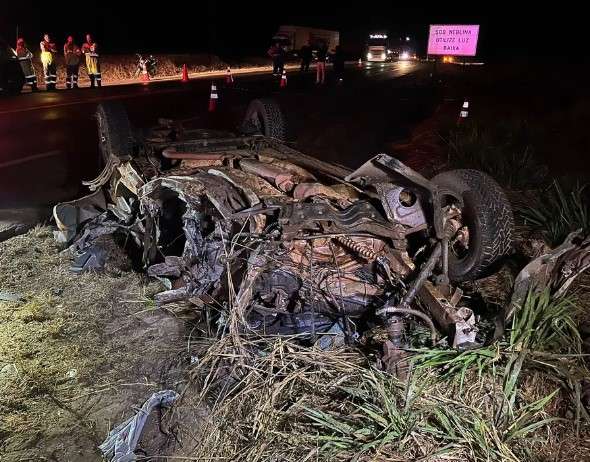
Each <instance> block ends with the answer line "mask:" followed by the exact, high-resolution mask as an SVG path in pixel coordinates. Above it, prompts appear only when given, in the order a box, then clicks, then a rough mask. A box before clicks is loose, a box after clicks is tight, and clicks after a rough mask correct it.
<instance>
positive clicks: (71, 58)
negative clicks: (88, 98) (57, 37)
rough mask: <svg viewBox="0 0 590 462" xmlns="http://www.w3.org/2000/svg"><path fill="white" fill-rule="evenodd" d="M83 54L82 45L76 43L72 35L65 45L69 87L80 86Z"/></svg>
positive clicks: (67, 84) (67, 83) (67, 85)
mask: <svg viewBox="0 0 590 462" xmlns="http://www.w3.org/2000/svg"><path fill="white" fill-rule="evenodd" d="M81 54H82V52H81V51H80V47H79V46H78V45H76V44H75V43H74V37H72V36H71V35H70V36H69V37H68V40H67V41H66V43H65V45H64V57H65V61H66V87H67V88H78V69H79V67H80V55H81Z"/></svg>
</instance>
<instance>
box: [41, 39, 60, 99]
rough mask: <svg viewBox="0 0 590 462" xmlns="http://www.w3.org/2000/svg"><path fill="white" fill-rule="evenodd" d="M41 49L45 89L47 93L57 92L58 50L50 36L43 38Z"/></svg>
mask: <svg viewBox="0 0 590 462" xmlns="http://www.w3.org/2000/svg"><path fill="white" fill-rule="evenodd" d="M39 48H41V64H43V78H44V80H45V88H46V89H47V91H52V90H55V88H56V86H57V63H56V61H55V55H56V54H57V48H56V46H55V43H53V42H52V41H51V37H49V34H45V35H44V36H43V40H41V43H40V44H39Z"/></svg>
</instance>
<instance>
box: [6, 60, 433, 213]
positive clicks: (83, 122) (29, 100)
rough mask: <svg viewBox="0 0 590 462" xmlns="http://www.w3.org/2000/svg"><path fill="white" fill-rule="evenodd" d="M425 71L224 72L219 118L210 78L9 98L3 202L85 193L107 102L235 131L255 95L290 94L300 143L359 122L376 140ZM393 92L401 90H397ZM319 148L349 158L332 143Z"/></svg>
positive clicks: (144, 115)
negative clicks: (322, 80) (280, 75)
mask: <svg viewBox="0 0 590 462" xmlns="http://www.w3.org/2000/svg"><path fill="white" fill-rule="evenodd" d="M424 70H425V67H424V65H422V64H420V63H404V62H399V63H389V64H385V65H381V64H371V65H365V66H363V68H362V69H359V68H357V67H356V66H354V67H353V66H351V67H349V68H347V69H346V71H345V74H344V79H343V82H342V83H340V84H337V83H336V82H333V81H330V82H328V83H327V84H326V85H325V86H321V87H318V86H316V85H315V78H314V77H315V75H314V74H313V73H312V72H310V73H308V74H300V73H299V72H297V71H292V72H290V73H289V74H288V78H289V81H288V86H287V88H284V89H281V88H279V80H278V79H277V78H276V77H273V76H271V75H269V74H254V75H240V76H236V81H235V84H234V87H233V88H231V89H230V88H225V85H224V83H223V79H219V80H218V81H217V83H218V89H219V94H220V99H219V112H217V113H215V114H213V115H211V114H208V113H207V105H208V99H209V89H210V84H211V80H210V79H206V78H200V79H194V80H191V82H189V83H185V84H183V83H181V82H179V81H163V82H155V81H152V82H150V83H149V84H147V85H143V84H132V85H121V86H105V87H102V88H100V89H84V88H81V89H78V90H70V91H67V90H59V91H57V92H52V93H47V92H39V93H32V94H23V95H20V96H18V97H10V98H2V99H0V209H1V208H5V209H6V208H10V207H24V206H27V207H28V206H36V205H47V204H52V203H55V202H56V201H60V200H65V199H68V198H71V197H73V196H74V195H76V194H79V193H82V192H84V190H83V189H81V187H80V182H81V180H83V179H88V178H92V177H94V176H95V175H96V173H97V169H98V163H97V162H98V154H97V135H96V128H95V121H94V119H93V114H94V111H95V109H96V105H97V104H98V103H100V102H101V101H110V100H119V101H122V102H123V103H124V104H125V105H126V107H127V108H128V111H129V114H130V118H131V121H132V123H133V124H135V125H136V126H149V125H150V124H153V123H155V121H156V120H157V118H158V117H167V118H184V117H191V116H197V117H200V118H201V120H202V124H203V126H204V127H212V126H216V127H220V126H225V128H232V127H233V126H235V125H234V124H235V123H236V122H238V119H239V114H241V113H242V111H243V110H244V108H245V106H246V104H247V102H248V101H249V100H250V99H252V98H254V97H259V96H263V95H265V96H268V95H271V96H274V97H277V98H278V99H279V100H281V102H282V103H283V104H284V106H285V110H286V112H289V113H290V119H291V121H292V123H293V126H294V127H296V128H297V130H298V135H299V136H298V138H299V137H301V139H302V140H303V141H302V146H299V147H300V148H305V147H306V146H307V147H309V146H311V147H312V148H313V147H318V146H319V147H321V146H323V144H328V145H329V146H333V143H336V145H337V144H338V142H339V141H340V142H341V143H342V142H343V140H346V139H347V137H346V133H347V132H349V130H350V128H351V125H350V124H352V126H357V124H358V127H359V130H360V129H362V130H363V131H364V133H363V134H362V135H361V138H363V136H364V137H368V138H367V140H369V144H370V140H371V139H373V138H374V137H373V134H372V133H371V130H372V129H373V128H376V129H379V130H382V129H383V127H382V126H381V125H380V123H379V122H378V120H379V118H380V114H381V118H385V119H386V118H389V117H391V114H390V113H388V112H387V109H388V108H391V107H392V106H391V102H388V101H389V100H388V99H387V98H393V99H395V101H400V100H402V101H403V100H404V95H405V94H406V92H411V91H412V90H411V88H413V87H415V80H416V79H417V78H418V77H417V76H419V75H420V74H421V72H420V71H424ZM328 77H330V70H328ZM402 82H403V85H402ZM402 87H403V89H401V88H402ZM393 89H400V90H399V91H397V90H396V92H395V93H392V91H393ZM371 110H372V111H373V116H372V117H373V118H372V119H370V120H367V117H366V114H368V113H370V112H371ZM375 111H377V112H376V113H375ZM347 120H348V121H350V123H349V124H347V122H346V121H347ZM376 120H377V121H376ZM330 140H331V141H330ZM318 141H319V144H317V142H318ZM314 143H316V144H315V145H314ZM322 143H323V144H322ZM345 144H346V146H345V147H343V149H345V148H346V147H350V146H349V145H350V143H348V142H347V143H345ZM326 153H327V154H326ZM311 154H313V153H311ZM319 155H325V156H327V157H328V158H332V160H339V161H343V159H342V158H341V157H340V156H339V155H338V153H334V152H333V150H332V151H331V150H330V149H326V150H325V151H324V150H323V152H322V154H319ZM345 157H346V156H345ZM348 160H349V161H350V162H352V163H358V160H360V159H357V158H356V156H351V155H350V153H349V155H348ZM344 163H346V159H345V161H344Z"/></svg>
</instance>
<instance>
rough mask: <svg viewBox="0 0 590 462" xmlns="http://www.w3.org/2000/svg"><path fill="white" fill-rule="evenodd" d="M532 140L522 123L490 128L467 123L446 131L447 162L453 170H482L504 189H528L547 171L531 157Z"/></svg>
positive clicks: (533, 154) (532, 154) (541, 179)
mask: <svg viewBox="0 0 590 462" xmlns="http://www.w3.org/2000/svg"><path fill="white" fill-rule="evenodd" d="M534 139H535V135H534V133H533V130H532V129H531V128H530V126H529V125H528V124H527V123H526V122H525V121H523V120H507V121H503V122H499V123H496V124H493V125H485V124H484V123H482V122H477V121H468V122H465V123H464V124H462V125H461V126H459V127H456V128H454V129H452V130H450V132H449V135H448V137H447V139H446V142H447V153H448V162H449V164H450V166H452V167H453V168H473V169H477V170H481V171H484V172H486V173H488V174H489V175H491V176H492V177H494V178H495V179H496V181H498V183H500V184H501V185H502V186H503V187H505V188H508V189H517V190H522V189H530V188H531V187H536V186H539V185H540V184H542V183H543V181H544V180H545V178H546V176H547V168H546V167H545V166H543V165H541V164H540V163H539V162H538V160H537V158H536V157H535V149H534Z"/></svg>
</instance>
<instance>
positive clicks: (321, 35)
mask: <svg viewBox="0 0 590 462" xmlns="http://www.w3.org/2000/svg"><path fill="white" fill-rule="evenodd" d="M272 41H273V43H280V44H281V45H282V46H283V47H284V49H285V51H286V52H287V53H289V54H291V55H294V56H297V53H298V52H299V50H300V49H301V47H302V46H304V45H308V44H309V45H311V47H312V48H314V49H315V48H317V46H318V45H319V44H320V43H325V44H326V45H327V47H328V50H334V49H335V48H336V47H337V46H338V45H339V44H340V33H339V32H338V31H336V30H326V29H314V28H312V27H304V26H280V27H279V30H278V31H277V33H276V34H275V35H274V36H273V38H272Z"/></svg>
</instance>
